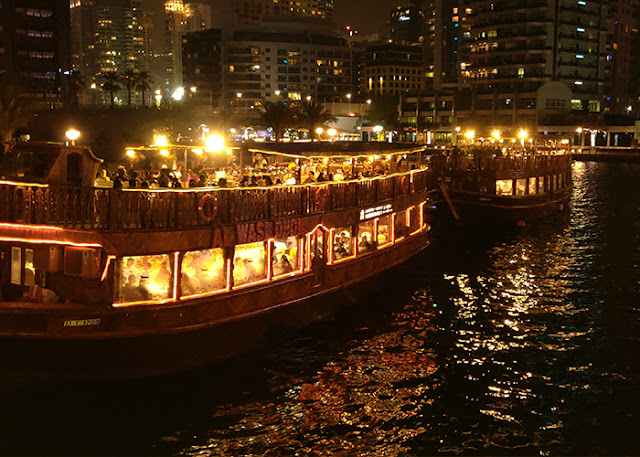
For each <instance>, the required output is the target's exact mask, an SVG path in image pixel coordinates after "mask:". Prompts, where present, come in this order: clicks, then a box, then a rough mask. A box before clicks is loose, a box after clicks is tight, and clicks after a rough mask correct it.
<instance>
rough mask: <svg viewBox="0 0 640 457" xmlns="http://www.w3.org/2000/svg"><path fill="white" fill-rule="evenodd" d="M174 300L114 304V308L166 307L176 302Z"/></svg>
mask: <svg viewBox="0 0 640 457" xmlns="http://www.w3.org/2000/svg"><path fill="white" fill-rule="evenodd" d="M175 301H176V300H174V299H173V298H165V299H163V300H147V301H133V302H130V303H114V304H113V305H111V306H113V307H114V308H124V307H126V306H139V305H164V304H165V303H172V302H175Z"/></svg>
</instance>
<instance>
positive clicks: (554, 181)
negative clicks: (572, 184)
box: [552, 175, 558, 190]
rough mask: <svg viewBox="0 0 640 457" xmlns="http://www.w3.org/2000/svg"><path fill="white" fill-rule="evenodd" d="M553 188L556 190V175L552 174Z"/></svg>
mask: <svg viewBox="0 0 640 457" xmlns="http://www.w3.org/2000/svg"><path fill="white" fill-rule="evenodd" d="M552 182H553V190H558V175H553V181H552Z"/></svg>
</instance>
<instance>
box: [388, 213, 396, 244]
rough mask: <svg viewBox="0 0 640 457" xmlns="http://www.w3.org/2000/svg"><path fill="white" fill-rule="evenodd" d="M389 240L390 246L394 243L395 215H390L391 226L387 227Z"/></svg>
mask: <svg viewBox="0 0 640 457" xmlns="http://www.w3.org/2000/svg"><path fill="white" fill-rule="evenodd" d="M389 239H390V240H391V242H390V244H393V243H395V242H396V213H393V214H392V215H391V225H390V226H389Z"/></svg>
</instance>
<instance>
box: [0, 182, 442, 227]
mask: <svg viewBox="0 0 640 457" xmlns="http://www.w3.org/2000/svg"><path fill="white" fill-rule="evenodd" d="M410 175H412V177H411V176H410ZM428 182H430V179H429V176H428V171H427V170H426V169H422V170H413V171H412V172H410V173H405V174H396V175H390V176H384V177H377V178H372V179H362V180H357V181H344V182H337V183H326V184H315V185H309V186H277V187H269V188H264V187H257V188H232V189H203V190H199V189H198V190H159V189H150V190H120V189H104V188H78V187H63V186H42V185H31V184H21V183H0V222H11V223H22V224H38V225H53V226H59V227H65V228H71V229H78V230H82V229H84V230H158V229H178V228H189V227H204V226H207V225H210V224H211V221H205V220H204V219H203V218H202V217H201V216H200V214H199V211H198V208H199V205H200V201H201V199H202V197H204V196H205V195H213V196H215V197H216V201H217V218H218V219H219V220H220V222H221V223H223V224H234V223H241V222H249V221H256V220H266V219H277V218H283V217H296V216H304V215H308V214H319V213H322V212H326V211H332V210H343V209H354V208H359V207H366V206H372V205H374V204H377V203H378V202H381V201H384V200H389V199H392V198H396V197H399V196H401V195H403V194H406V193H410V192H414V191H420V190H423V189H426V188H427V183H428Z"/></svg>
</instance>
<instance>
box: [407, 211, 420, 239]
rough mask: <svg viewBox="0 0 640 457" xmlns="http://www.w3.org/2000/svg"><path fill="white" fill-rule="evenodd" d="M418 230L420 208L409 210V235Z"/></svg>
mask: <svg viewBox="0 0 640 457" xmlns="http://www.w3.org/2000/svg"><path fill="white" fill-rule="evenodd" d="M419 230H420V208H419V207H417V206H414V207H413V208H409V234H411V233H415V232H417V231H419Z"/></svg>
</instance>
